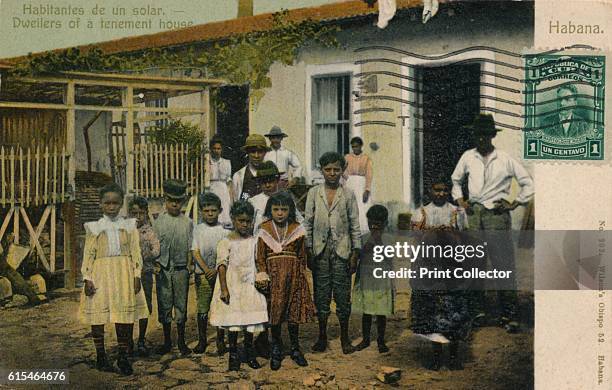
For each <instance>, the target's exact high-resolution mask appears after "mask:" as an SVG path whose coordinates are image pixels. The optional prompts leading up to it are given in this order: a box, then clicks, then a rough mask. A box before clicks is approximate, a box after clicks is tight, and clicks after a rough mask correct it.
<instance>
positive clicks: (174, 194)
mask: <svg viewBox="0 0 612 390" xmlns="http://www.w3.org/2000/svg"><path fill="white" fill-rule="evenodd" d="M186 190H187V184H185V182H183V181H180V180H174V179H168V180H164V195H165V196H166V197H168V198H170V199H179V200H182V199H185V196H186V193H185V192H186Z"/></svg>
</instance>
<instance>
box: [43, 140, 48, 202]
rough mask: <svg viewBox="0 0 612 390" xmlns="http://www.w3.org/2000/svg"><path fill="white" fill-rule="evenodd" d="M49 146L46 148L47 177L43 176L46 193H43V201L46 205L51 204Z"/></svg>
mask: <svg viewBox="0 0 612 390" xmlns="http://www.w3.org/2000/svg"><path fill="white" fill-rule="evenodd" d="M48 178H49V145H47V146H45V176H43V181H44V183H45V184H44V192H43V201H44V202H45V203H49V200H50V198H49V180H48Z"/></svg>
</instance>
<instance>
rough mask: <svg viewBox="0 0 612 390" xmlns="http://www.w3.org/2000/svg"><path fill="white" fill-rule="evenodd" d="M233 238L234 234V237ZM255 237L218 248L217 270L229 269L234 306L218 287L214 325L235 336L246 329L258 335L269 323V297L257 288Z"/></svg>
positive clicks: (212, 313) (222, 243)
mask: <svg viewBox="0 0 612 390" xmlns="http://www.w3.org/2000/svg"><path fill="white" fill-rule="evenodd" d="M232 235H233V234H232ZM256 243H257V240H256V239H255V237H253V236H250V237H248V238H225V239H223V240H221V241H220V242H219V245H218V246H217V268H219V266H221V265H225V266H226V267H227V271H226V280H227V289H228V290H229V294H230V303H229V305H228V304H225V302H223V301H222V300H221V298H220V297H221V283H215V290H214V292H213V297H212V302H211V307H210V324H211V325H213V326H220V327H224V328H226V329H229V330H230V331H232V332H236V331H240V330H243V329H246V330H247V331H248V332H251V333H257V332H260V331H262V330H264V329H265V325H266V324H267V322H268V307H267V304H266V297H265V296H263V295H262V294H261V293H259V291H257V289H256V288H255V274H256V272H257V271H256V268H255V245H256Z"/></svg>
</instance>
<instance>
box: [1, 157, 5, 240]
mask: <svg viewBox="0 0 612 390" xmlns="http://www.w3.org/2000/svg"><path fill="white" fill-rule="evenodd" d="M5 161H6V156H5V154H4V146H0V169H2V175H1V176H2V182H0V186H1V187H2V199H1V201H2V207H4V205H5V204H6V192H5V189H6V176H5V174H6V169H5V167H4V162H5ZM0 238H2V237H1V236H0Z"/></svg>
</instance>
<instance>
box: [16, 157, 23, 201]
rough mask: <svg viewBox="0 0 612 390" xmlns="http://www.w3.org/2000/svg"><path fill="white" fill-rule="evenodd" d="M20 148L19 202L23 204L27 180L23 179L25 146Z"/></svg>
mask: <svg viewBox="0 0 612 390" xmlns="http://www.w3.org/2000/svg"><path fill="white" fill-rule="evenodd" d="M17 149H19V156H18V158H19V183H18V184H19V196H20V197H19V200H18V202H19V203H20V204H22V205H23V203H24V198H25V187H24V186H25V182H24V180H23V148H22V147H18V148H17Z"/></svg>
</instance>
